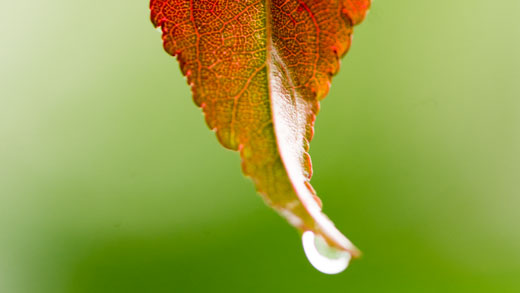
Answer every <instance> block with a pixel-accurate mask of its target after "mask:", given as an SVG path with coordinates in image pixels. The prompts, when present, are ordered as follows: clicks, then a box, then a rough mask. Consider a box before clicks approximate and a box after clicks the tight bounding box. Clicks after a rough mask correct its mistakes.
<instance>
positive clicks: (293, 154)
mask: <svg viewBox="0 0 520 293" xmlns="http://www.w3.org/2000/svg"><path fill="white" fill-rule="evenodd" d="M369 5H370V1H369V0H252V1H251V0H206V1H203V0H152V1H151V3H150V8H151V18H152V21H153V23H154V25H155V26H158V27H161V28H162V31H163V40H164V48H165V49H166V51H167V52H168V53H170V54H171V55H173V56H177V59H178V60H179V62H180V64H181V70H182V72H183V73H184V74H185V75H186V76H187V78H188V83H189V85H190V86H191V87H192V92H193V98H194V101H195V103H196V104H197V105H198V106H200V107H201V108H202V109H203V111H204V114H205V116H206V121H207V123H208V125H209V127H210V128H211V129H213V130H215V131H216V134H217V137H218V139H219V141H220V142H221V143H222V144H223V145H224V146H225V147H227V148H229V149H233V150H239V151H240V155H241V157H242V162H243V163H242V168H243V171H244V173H245V174H246V175H248V176H250V177H251V178H252V179H253V181H254V182H255V185H256V188H257V190H258V192H259V193H260V194H262V195H263V197H264V199H265V200H266V202H267V203H268V204H269V205H270V206H271V207H273V208H274V209H275V210H277V211H278V212H279V213H280V214H281V215H282V216H284V217H285V218H286V219H287V220H288V221H289V222H290V223H291V224H292V225H294V226H295V227H297V228H298V229H299V230H301V231H307V230H310V231H312V232H314V233H315V234H316V235H321V236H322V237H323V238H324V239H325V240H326V241H327V243H328V244H329V245H331V246H334V247H336V248H338V249H341V250H344V251H348V252H349V253H350V254H352V255H353V256H357V255H358V254H359V251H358V250H357V249H356V248H355V247H354V245H352V243H351V242H350V241H349V240H348V239H347V238H346V237H345V236H343V234H341V232H339V231H338V230H337V229H336V228H335V226H334V225H333V223H332V222H331V221H330V220H329V219H328V218H327V217H326V216H325V215H324V214H323V213H322V212H321V201H320V200H319V198H318V197H317V196H316V193H315V191H314V189H313V188H312V187H311V185H310V183H309V180H310V177H311V173H312V168H311V161H310V157H309V154H308V149H309V141H310V140H311V139H312V135H313V131H314V130H313V125H314V120H315V115H316V113H317V112H318V109H319V100H320V99H322V98H324V97H325V95H326V94H327V92H328V90H329V85H330V80H331V77H332V75H334V74H335V73H336V72H337V71H338V68H339V61H338V60H339V57H341V56H343V55H344V54H345V53H346V51H347V50H348V48H349V46H350V41H351V34H352V26H353V25H355V24H357V23H359V22H361V20H362V19H363V18H364V16H365V14H366V12H367V10H368V8H369Z"/></svg>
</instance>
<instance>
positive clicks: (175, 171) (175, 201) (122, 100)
mask: <svg viewBox="0 0 520 293" xmlns="http://www.w3.org/2000/svg"><path fill="white" fill-rule="evenodd" d="M519 16H520V1H518V0H506V1H499V2H496V1H488V0H461V1H452V0H440V1H416V0H401V1H383V0H381V1H375V3H374V4H373V8H372V10H371V12H370V14H369V16H368V18H367V20H366V22H364V23H363V24H362V25H361V26H359V27H358V28H357V30H356V34H355V38H354V39H355V40H354V43H353V47H352V49H351V51H350V54H349V55H348V56H347V58H346V59H344V60H343V62H342V70H341V73H340V74H339V75H338V76H337V77H336V78H335V80H334V82H333V87H332V89H331V92H330V95H329V96H328V97H327V99H325V100H324V102H323V103H322V111H321V113H320V115H319V116H318V120H317V124H316V136H315V139H314V141H313V143H312V148H311V155H312V156H313V162H314V170H315V176H314V178H313V181H312V182H313V184H314V187H315V188H316V189H317V191H318V194H319V195H320V196H321V198H322V199H323V202H324V211H325V212H326V213H327V214H328V215H329V216H330V217H331V218H332V219H333V220H334V221H335V223H336V225H337V226H338V227H339V228H340V230H342V231H344V232H345V234H346V235H348V236H349V237H350V238H351V239H352V241H354V243H356V244H357V245H358V246H359V247H360V248H361V249H362V250H363V252H364V257H363V258H362V259H360V260H358V261H355V262H353V263H352V265H351V267H350V268H349V269H348V270H347V271H346V272H344V273H342V274H340V275H335V276H328V275H323V274H321V273H319V272H318V271H316V270H315V269H314V268H312V267H311V265H310V264H309V263H308V262H307V260H306V259H305V256H304V253H303V250H302V248H301V244H300V239H299V236H298V234H297V233H296V232H295V230H293V228H291V227H290V226H289V225H288V224H287V223H286V222H285V221H284V220H283V219H282V218H280V217H279V216H278V215H277V214H276V213H275V212H273V211H272V210H271V209H269V208H267V207H266V206H265V205H264V203H263V202H262V200H261V198H260V197H259V196H257V195H256V194H255V192H254V188H253V185H252V183H251V182H250V180H248V179H247V178H244V177H243V175H242V174H241V171H240V166H239V164H240V162H239V157H238V154H237V153H234V152H231V151H228V150H225V149H224V148H222V147H221V146H220V145H219V144H218V143H217V141H216V139H215V138H214V135H213V133H211V132H210V131H209V130H208V129H207V127H206V125H205V123H204V121H203V117H202V114H201V112H200V109H198V108H196V107H195V106H194V104H193V102H192V100H191V97H190V91H189V88H188V86H187V85H186V84H185V80H184V78H183V77H182V76H181V74H180V72H179V68H178V64H177V62H176V60H175V59H174V58H171V57H170V56H168V55H167V54H166V53H165V52H164V51H163V49H162V46H161V40H160V35H159V33H158V32H157V31H155V30H154V29H153V27H152V25H151V24H150V22H149V19H148V2H147V1H122V0H103V1H100V0H90V1H84V0H80V1H66V0H50V1H49V0H48V1H44V0H31V1H2V3H1V4H0V24H1V25H0V38H1V39H0V40H1V45H0V58H1V59H0V62H1V63H0V78H1V79H0V83H1V86H0V292H2V293H3V292H5V293H18V292H23V293H25V292H28V293H40V292H43V293H46V292H52V293H61V292H96V293H97V292H520V228H519V223H520V215H519V213H520V212H519V207H520V197H519V195H520V167H519V166H520V115H519V114H520V99H519V98H520V80H519V79H520V25H519V24H518V18H519Z"/></svg>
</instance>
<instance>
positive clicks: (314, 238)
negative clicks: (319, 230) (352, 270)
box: [302, 231, 352, 275]
mask: <svg viewBox="0 0 520 293" xmlns="http://www.w3.org/2000/svg"><path fill="white" fill-rule="evenodd" d="M302 243H303V250H304V251H305V255H306V256H307V259H308V260H309V262H310V263H311V264H312V266H313V267H314V268H316V269H317V270H318V271H320V272H322V273H325V274H330V275H333V274H339V273H341V272H343V271H344V270H345V269H346V268H347V267H348V264H349V262H350V259H351V258H352V256H351V255H350V253H348V252H346V251H342V250H339V249H336V248H334V247H331V246H329V245H328V244H327V242H326V241H325V239H323V237H322V236H320V235H316V234H314V232H312V231H305V232H304V233H303V235H302Z"/></svg>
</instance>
